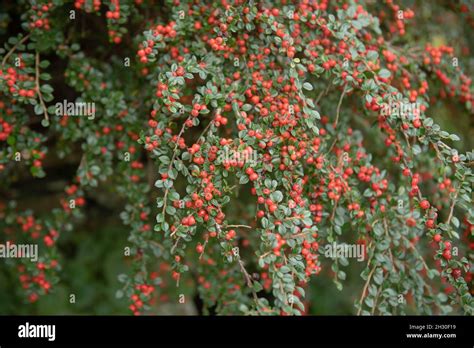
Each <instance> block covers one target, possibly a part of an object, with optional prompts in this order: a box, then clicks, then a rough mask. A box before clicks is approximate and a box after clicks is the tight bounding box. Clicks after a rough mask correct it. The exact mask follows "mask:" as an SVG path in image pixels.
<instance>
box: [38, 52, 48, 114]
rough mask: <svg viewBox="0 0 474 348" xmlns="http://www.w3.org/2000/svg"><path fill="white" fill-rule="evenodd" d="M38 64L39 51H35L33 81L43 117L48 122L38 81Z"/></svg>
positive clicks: (46, 110)
mask: <svg viewBox="0 0 474 348" xmlns="http://www.w3.org/2000/svg"><path fill="white" fill-rule="evenodd" d="M39 64H40V56H39V53H38V52H36V58H35V70H36V77H35V83H36V91H37V93H38V98H39V101H40V104H41V107H42V108H43V112H44V119H45V120H46V121H48V122H49V116H48V109H47V107H46V105H45V103H44V100H43V95H42V94H41V88H40V82H39V75H40V74H39Z"/></svg>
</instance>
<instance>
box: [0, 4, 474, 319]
mask: <svg viewBox="0 0 474 348" xmlns="http://www.w3.org/2000/svg"><path fill="white" fill-rule="evenodd" d="M407 3H409V4H412V5H413V6H412V7H409V6H407V5H406V4H405V2H401V3H400V4H398V1H391V0H390V1H389V0H387V1H380V2H373V1H331V2H329V1H324V0H321V1H309V0H305V1H294V2H293V1H239V0H236V1H230V0H229V1H225V0H223V1H216V2H208V3H207V2H201V1H178V0H176V1H142V0H136V1H130V0H120V1H119V0H115V1H112V0H111V1H100V0H93V1H91V0H77V1H75V2H74V3H71V2H67V1H62V0H54V1H40V0H38V1H18V3H17V4H15V5H13V4H10V5H2V7H3V6H5V8H2V10H1V12H2V13H1V15H2V17H0V18H1V19H2V21H3V22H2V23H5V25H4V26H2V28H4V29H2V30H3V32H1V34H2V35H3V37H5V39H7V40H6V41H5V42H4V44H3V47H4V49H3V50H1V51H0V54H1V60H2V61H1V67H0V180H1V181H0V182H1V189H0V192H1V193H2V196H1V199H0V217H1V219H0V228H1V231H2V241H4V240H11V241H14V242H17V243H20V242H23V243H38V244H39V245H40V258H39V261H38V262H37V263H32V262H30V261H29V260H26V259H18V260H17V259H15V260H7V261H6V262H7V265H8V267H9V269H8V271H9V272H11V273H12V274H14V275H15V278H16V280H15V284H14V285H12V287H15V288H17V289H19V292H20V293H21V294H22V296H24V298H26V299H27V300H28V301H29V302H31V303H34V302H36V301H37V300H38V299H39V297H40V296H44V295H46V296H54V292H55V284H57V283H59V282H61V277H62V271H61V264H62V261H61V248H60V247H58V242H60V240H61V235H62V234H63V233H65V232H66V231H71V230H74V228H75V225H77V224H79V223H80V222H81V221H83V219H84V218H85V217H86V216H87V213H85V209H86V207H87V205H88V197H92V196H94V194H95V192H97V191H99V190H100V191H102V192H106V193H108V194H109V195H110V196H109V197H110V198H109V199H117V198H114V197H119V198H120V199H122V200H124V201H125V202H126V203H125V204H124V206H123V211H122V213H121V214H120V218H121V219H122V220H123V223H124V224H125V225H126V226H128V228H129V231H130V232H129V238H128V240H129V245H127V246H125V248H124V250H123V251H122V250H120V251H119V252H121V253H122V252H123V254H124V259H125V260H128V261H131V264H130V267H129V272H128V274H122V275H120V276H119V280H120V282H121V283H122V284H123V288H121V289H117V297H118V298H122V300H121V301H122V303H123V306H129V308H130V310H131V313H133V314H141V313H155V314H156V313H158V314H159V313H160V312H159V311H156V310H154V307H155V306H156V304H157V303H160V301H171V302H180V301H184V298H185V296H184V295H183V293H184V292H187V291H188V290H186V289H189V288H191V289H194V290H195V291H197V294H198V296H199V298H200V299H201V301H202V302H203V308H204V312H205V313H219V314H276V315H298V314H302V313H305V312H306V310H307V308H308V306H309V305H310V303H312V302H317V301H318V298H317V297H316V298H315V297H311V292H312V287H311V286H310V285H309V284H310V283H309V282H310V280H311V279H316V282H319V283H321V282H331V281H332V282H334V289H339V290H341V289H342V288H343V286H344V284H346V283H350V284H360V286H358V290H357V293H356V294H354V311H353V314H363V315H366V314H407V313H414V314H447V313H451V312H454V313H461V314H473V308H474V307H473V306H474V304H473V299H472V258H473V232H472V231H473V224H474V218H473V209H472V183H473V175H472V169H471V168H472V163H473V159H474V155H473V152H472V151H470V152H467V153H462V152H460V151H459V149H457V146H456V144H457V141H458V140H460V139H459V137H458V136H457V135H455V134H449V133H448V132H446V131H445V130H444V129H443V128H442V127H440V126H439V125H438V124H437V123H436V122H435V119H436V114H437V110H439V108H440V107H441V106H440V105H443V104H446V103H449V104H450V105H456V106H455V107H456V109H455V110H456V113H459V114H467V115H468V116H469V117H472V113H473V111H472V106H473V105H472V103H473V94H472V92H473V88H472V80H471V78H470V77H469V76H468V75H467V73H466V72H465V71H464V66H463V64H462V62H465V61H467V60H468V59H467V58H465V57H463V56H462V54H463V53H462V52H455V50H454V49H453V48H452V47H450V46H449V45H448V44H435V43H433V42H432V41H430V39H431V38H430V37H429V35H428V33H427V31H424V32H423V33H419V32H418V28H417V26H418V25H419V24H418V23H417V12H416V9H417V8H421V9H424V10H426V8H429V9H432V11H433V12H434V11H438V13H439V11H441V13H449V14H450V15H452V16H455V20H458V21H464V23H465V24H464V25H465V26H470V27H471V29H472V23H473V21H472V13H473V12H472V11H473V8H472V4H470V3H469V2H455V3H454V4H447V3H446V4H444V3H441V2H438V3H437V4H434V3H433V4H431V3H430V4H426V3H423V4H420V3H418V2H417V3H416V4H414V3H413V2H407ZM18 9H20V11H19V10H18ZM17 11H18V12H20V13H22V14H21V17H19V18H17V17H15V16H14V15H11V14H12V13H17ZM442 11H444V12H442ZM420 18H423V17H420ZM420 21H422V19H420ZM84 23H87V24H86V25H85V24H84ZM12 27H13V28H16V32H17V34H16V35H13V36H10V37H8V38H7V37H6V33H7V31H6V29H5V28H10V29H9V30H10V31H8V33H10V32H11V30H12V29H11V28H12ZM88 30H89V31H88ZM85 32H87V33H88V34H87V35H85V34H84V33H85ZM91 32H92V34H91ZM422 35H424V36H422ZM464 54H465V52H464ZM51 62H53V64H51ZM63 101H67V102H71V103H76V104H77V103H81V102H84V103H91V104H92V105H93V110H89V111H90V112H91V113H90V114H88V116H89V117H73V116H74V115H73V113H74V112H73V111H71V110H72V109H71V110H68V109H67V107H66V108H65V110H63V109H64V108H63V109H60V110H61V111H60V112H58V109H59V106H58V104H57V103H60V104H63ZM64 105H65V106H67V104H64ZM407 109H408V111H407ZM83 116H84V115H83ZM452 122H456V115H453V117H452ZM78 154H79V157H80V160H77V161H75V160H73V161H72V162H73V164H74V166H75V168H77V170H76V172H75V173H74V174H73V175H71V176H70V177H69V178H68V180H69V182H68V183H67V185H66V186H65V187H64V191H63V194H62V196H61V197H60V198H59V200H58V202H57V203H56V204H55V207H54V208H53V209H52V210H51V211H50V212H47V213H42V214H37V213H36V212H35V211H32V210H31V209H27V208H22V207H19V206H18V205H17V204H16V201H15V199H14V198H15V197H13V195H12V194H11V193H10V189H9V187H12V186H10V185H15V183H16V182H17V181H18V180H19V177H21V176H22V175H23V176H24V175H25V170H29V174H30V175H31V176H33V177H34V178H36V179H35V180H44V179H42V178H43V177H44V176H45V175H46V176H47V175H50V174H52V173H54V169H53V168H51V169H49V170H48V168H47V166H45V163H47V162H48V158H59V161H60V162H64V163H66V162H68V163H70V162H71V161H70V160H69V159H71V158H72V159H74V158H77V155H78ZM19 173H22V174H21V175H20V174H19ZM117 218H118V214H117ZM334 243H336V244H338V245H340V244H342V243H352V244H357V245H362V246H364V250H365V255H364V256H365V257H364V261H363V264H364V267H363V270H362V273H360V279H354V277H353V276H352V277H351V278H349V279H346V276H347V275H346V268H347V266H348V264H349V262H354V260H353V259H348V258H346V257H335V258H328V257H327V256H326V255H325V250H327V247H328V246H330V245H335V244H334ZM65 262H67V261H66V260H65ZM2 267H3V266H2ZM357 276H358V275H357ZM320 277H321V280H319V281H318V280H317V279H318V278H320ZM331 279H332V280H331ZM194 290H193V291H194ZM333 296H338V293H337V292H334V295H333ZM326 314H327V313H326Z"/></svg>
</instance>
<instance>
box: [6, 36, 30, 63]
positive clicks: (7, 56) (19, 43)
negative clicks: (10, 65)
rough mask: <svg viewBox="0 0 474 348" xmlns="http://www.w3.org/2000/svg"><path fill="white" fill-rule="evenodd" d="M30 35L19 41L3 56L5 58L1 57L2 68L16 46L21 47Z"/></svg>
mask: <svg viewBox="0 0 474 348" xmlns="http://www.w3.org/2000/svg"><path fill="white" fill-rule="evenodd" d="M30 35H31V33H29V34H28V35H26V36H25V37H24V38H23V39H21V40H20V41H18V42H17V43H16V44H15V45H14V46H13V47H12V48H11V49H10V51H8V53H7V54H6V55H5V57H3V60H2V68H3V67H4V66H5V64H6V62H7V59H8V58H9V57H10V56H11V55H12V54H13V52H15V50H16V49H17V47H18V46H20V45H22V44H23V43H24V42H25V41H26V40H28V38H29V37H30Z"/></svg>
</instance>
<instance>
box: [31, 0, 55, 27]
mask: <svg viewBox="0 0 474 348" xmlns="http://www.w3.org/2000/svg"><path fill="white" fill-rule="evenodd" d="M52 7H53V3H52V2H49V3H46V4H43V5H33V6H32V7H31V9H32V13H31V15H30V28H32V29H34V28H38V29H40V28H41V29H44V30H49V29H50V23H49V19H48V17H47V16H48V11H50V10H51V8H52Z"/></svg>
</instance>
